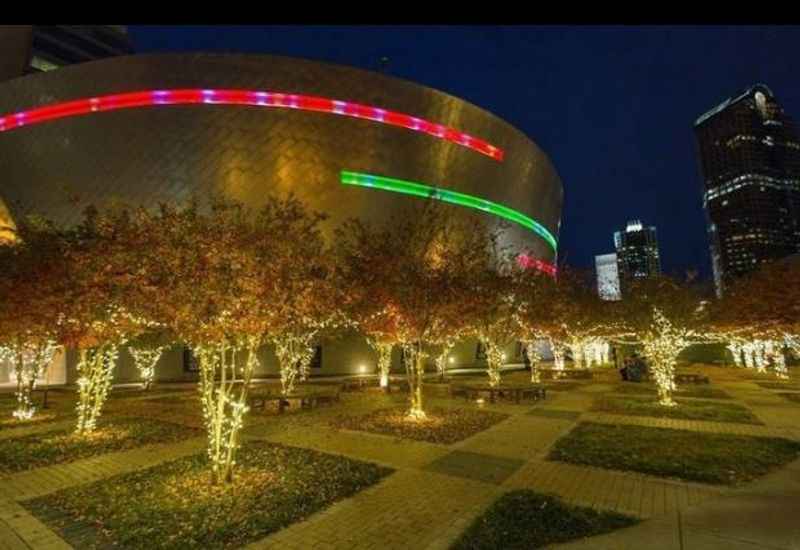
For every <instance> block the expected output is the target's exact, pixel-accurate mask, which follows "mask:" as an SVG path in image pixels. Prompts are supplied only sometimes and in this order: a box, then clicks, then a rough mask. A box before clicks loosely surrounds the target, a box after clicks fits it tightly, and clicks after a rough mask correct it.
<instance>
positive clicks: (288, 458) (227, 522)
mask: <svg viewBox="0 0 800 550" xmlns="http://www.w3.org/2000/svg"><path fill="white" fill-rule="evenodd" d="M237 463H238V466H237V473H236V478H235V480H234V482H233V483H232V484H231V485H230V486H224V485H216V486H215V485H211V484H210V467H209V465H208V460H207V457H206V456H205V455H202V454H201V455H195V456H191V457H186V458H182V459H179V460H176V461H173V462H168V463H165V464H161V465H159V466H156V467H154V468H149V469H146V470H142V471H138V472H133V473H130V474H124V475H121V476H117V477H114V478H111V479H107V480H103V481H100V482H97V483H94V484H91V485H86V486H82V487H77V488H71V489H66V490H63V491H60V492H58V493H55V494H52V495H48V496H46V497H42V498H39V499H35V500H32V501H29V502H28V503H26V507H28V508H29V509H30V510H32V511H33V513H34V514H35V515H37V516H39V518H40V519H42V520H43V521H44V522H45V523H48V524H50V526H51V527H55V528H56V529H58V530H59V531H60V532H61V535H62V536H63V537H64V538H65V539H66V540H67V542H69V543H70V544H71V545H72V546H74V547H75V548H96V547H102V548H109V547H112V546H113V547H120V548H131V549H138V548H142V549H154V548H235V547H241V546H243V545H245V544H247V543H250V542H253V541H256V540H259V539H261V538H263V537H265V536H267V535H268V534H270V533H272V532H274V531H277V530H279V529H281V528H283V527H286V526H288V525H290V524H292V523H295V522H297V521H300V520H302V519H304V518H307V517H308V516H310V515H311V514H313V513H315V512H317V511H319V510H321V509H323V508H325V507H327V506H329V505H330V504H332V503H333V502H335V501H337V500H340V499H343V498H346V497H349V496H352V495H354V494H355V493H358V492H359V491H361V490H362V489H364V488H366V487H368V486H370V485H372V484H374V483H376V482H378V481H379V480H380V479H381V478H383V477H384V476H386V475H388V474H389V473H391V472H392V470H391V469H389V468H384V467H380V466H377V465H375V464H370V463H367V462H361V461H357V460H352V459H349V458H345V457H340V456H334V455H329V454H325V453H320V452H317V451H311V450H307V449H299V448H294V447H285V446H282V445H277V444H271V443H267V442H252V443H248V444H245V445H243V446H242V448H241V449H240V451H239V456H238V459H237Z"/></svg>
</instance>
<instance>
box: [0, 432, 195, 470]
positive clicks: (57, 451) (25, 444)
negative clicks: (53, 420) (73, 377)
mask: <svg viewBox="0 0 800 550" xmlns="http://www.w3.org/2000/svg"><path fill="white" fill-rule="evenodd" d="M73 431H74V426H70V427H69V428H61V429H58V430H52V431H48V432H45V433H38V434H32V435H26V436H23V437H12V438H4V439H0V474H2V473H14V472H21V471H24V470H31V469H34V468H41V467H43V466H52V465H55V464H63V463H66V462H72V461H75V460H79V459H82V458H89V457H94V456H97V455H101V454H104V453H110V452H114V451H125V450H129V449H134V448H136V447H140V446H142V445H148V444H152V443H173V442H176V441H180V440H183V439H188V438H190V437H199V436H201V435H203V433H204V432H203V431H201V430H197V429H194V428H189V427H186V426H182V425H179V424H173V423H171V422H162V421H160V420H153V419H149V418H113V419H108V420H100V421H99V422H98V424H97V429H96V430H95V431H94V432H93V433H92V434H89V435H87V436H78V435H75V434H74V433H73Z"/></svg>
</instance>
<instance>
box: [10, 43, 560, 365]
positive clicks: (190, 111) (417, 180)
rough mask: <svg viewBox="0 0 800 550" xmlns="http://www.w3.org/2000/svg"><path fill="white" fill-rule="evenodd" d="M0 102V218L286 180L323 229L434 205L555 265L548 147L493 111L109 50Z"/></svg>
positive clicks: (250, 193) (333, 356)
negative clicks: (488, 227)
mask: <svg viewBox="0 0 800 550" xmlns="http://www.w3.org/2000/svg"><path fill="white" fill-rule="evenodd" d="M0 113H2V114H0V163H2V165H3V167H4V185H3V188H2V189H0V202H4V203H5V210H4V209H3V208H0V213H2V212H3V211H7V212H8V213H9V214H8V216H7V217H9V218H10V219H11V222H10V223H7V224H6V225H13V219H18V218H19V217H20V216H23V215H25V214H28V213H37V214H41V215H43V216H45V217H46V218H49V219H52V220H54V221H56V222H58V223H60V224H64V225H70V224H74V223H77V222H78V221H79V220H80V219H81V217H82V212H83V210H84V208H85V207H86V206H88V205H89V204H93V205H96V206H98V207H101V208H102V207H103V206H104V205H105V204H108V203H110V202H122V203H126V204H133V205H143V206H146V207H148V206H156V205H157V204H159V203H161V202H168V203H178V204H180V203H182V202H186V201H188V200H190V199H192V198H197V199H199V200H201V201H202V200H203V199H204V198H205V197H209V196H211V195H212V194H221V195H223V196H224V197H226V198H229V199H234V200H238V201H241V202H243V203H245V204H247V205H250V206H252V207H254V208H258V207H259V206H261V205H262V204H263V202H264V199H265V197H266V196H267V194H269V193H277V194H285V193H287V192H290V191H291V192H293V193H294V194H295V195H296V196H297V197H298V198H300V199H301V200H303V201H304V202H305V203H306V204H307V205H308V206H309V207H311V208H312V209H314V210H317V211H321V212H325V213H326V214H327V215H328V219H327V220H326V222H325V223H326V225H325V228H324V229H325V233H326V235H328V236H331V235H332V233H333V229H334V228H335V227H336V226H337V225H338V224H340V223H341V222H343V221H345V220H346V219H348V218H351V217H358V218H360V219H363V220H365V221H368V222H372V223H378V224H380V223H382V222H384V221H385V220H387V219H388V218H389V217H390V216H391V215H393V214H400V213H402V212H403V211H404V209H405V208H406V206H408V205H409V204H413V203H414V202H415V201H421V200H437V201H440V202H442V203H444V205H445V208H446V209H447V212H448V215H451V216H459V217H466V218H467V219H482V220H486V221H488V222H490V223H493V224H499V225H500V226H501V227H503V239H504V243H503V244H505V245H508V246H509V247H511V248H513V249H514V250H515V251H516V252H517V254H518V258H519V261H520V263H522V264H523V265H526V266H528V267H530V268H532V269H538V270H542V271H545V272H547V273H549V274H554V273H555V267H554V266H555V264H556V259H557V249H558V233H559V225H560V216H561V206H562V200H563V190H562V185H561V181H560V179H559V177H558V174H557V173H556V170H555V168H554V167H553V165H552V163H551V162H550V160H549V159H548V157H547V156H546V155H545V154H544V153H543V152H542V151H541V149H539V147H537V146H536V144H535V143H534V142H533V141H531V140H530V139H529V138H528V137H527V136H525V135H524V134H523V133H522V132H520V131H519V130H517V129H516V128H514V127H513V126H511V125H510V124H508V123H507V122H505V121H503V120H501V119H499V118H498V117H496V116H494V115H492V114H491V113H489V112H487V111H485V110H483V109H481V108H479V107H477V106H475V105H472V104H470V103H468V102H466V101H464V100H461V99H459V98H456V97H453V96H451V95H448V94H445V93H443V92H440V91H437V90H433V89H430V88H427V87H424V86H420V85H418V84H414V83H412V82H408V81H405V80H401V79H397V78H393V77H389V76H386V75H384V74H379V73H374V72H368V71H363V70H359V69H354V68H350V67H343V66H337V65H331V64H326V63H319V62H314V61H309V60H302V59H292V58H286V57H277V56H265V55H228V54H167V55H142V56H122V57H114V58H109V59H103V60H99V61H92V62H88V63H80V64H75V65H71V66H67V67H64V68H61V69H59V70H56V71H48V72H44V73H39V74H32V75H28V76H25V77H23V78H16V79H13V80H9V81H7V82H5V83H1V84H0ZM459 353H461V352H459V351H458V349H457V350H456V351H454V355H455V361H454V363H455V365H456V366H464V365H465V364H470V363H472V362H473V361H474V345H472V347H471V348H470V349H469V350H465V351H464V352H463V357H459V355H458V354H459ZM181 356H182V355H181ZM374 361H375V359H374V357H373V356H372V354H371V352H370V351H369V349H368V348H367V347H366V346H365V345H360V344H359V345H351V344H341V345H340V344H337V343H332V344H330V345H325V346H323V350H322V353H321V360H320V364H321V367H320V368H321V371H325V372H327V373H331V372H349V371H356V372H358V371H359V370H361V367H362V366H368V365H374ZM184 363H186V364H187V365H188V364H189V363H191V362H190V361H184ZM186 370H187V372H189V371H191V368H190V366H187V367H186Z"/></svg>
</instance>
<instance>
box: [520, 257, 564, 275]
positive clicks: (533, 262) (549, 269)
mask: <svg viewBox="0 0 800 550" xmlns="http://www.w3.org/2000/svg"><path fill="white" fill-rule="evenodd" d="M517 262H518V263H519V266H520V267H522V268H523V269H535V270H537V271H541V272H542V273H546V274H548V275H550V276H551V277H555V276H556V274H557V273H558V268H557V267H556V266H555V265H553V264H551V263H550V262H545V261H544V260H539V259H537V258H533V257H531V256H529V255H527V254H520V255H519V256H517Z"/></svg>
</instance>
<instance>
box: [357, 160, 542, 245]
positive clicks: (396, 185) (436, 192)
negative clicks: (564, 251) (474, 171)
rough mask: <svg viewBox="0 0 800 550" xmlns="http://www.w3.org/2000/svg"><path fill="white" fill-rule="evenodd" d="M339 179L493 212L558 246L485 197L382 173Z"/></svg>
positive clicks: (530, 222) (529, 223) (529, 222)
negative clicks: (380, 174)
mask: <svg viewBox="0 0 800 550" xmlns="http://www.w3.org/2000/svg"><path fill="white" fill-rule="evenodd" d="M341 178H342V184H344V185H358V186H360V187H373V188H375V189H383V190H384V191H393V192H395V193H403V194H405V195H413V196H415V197H422V198H426V199H436V200H440V201H443V202H449V203H451V204H457V205H458V206H464V207H467V208H475V209H477V210H483V211H484V212H488V213H489V214H493V215H495V216H497V217H500V218H503V219H506V220H508V221H511V222H514V223H516V224H519V225H521V226H522V227H525V228H527V229H530V230H531V231H533V232H534V233H536V234H537V235H539V236H540V237H541V238H543V239H544V240H545V241H547V244H549V245H550V247H551V248H552V249H553V251H554V252H555V251H556V249H557V248H558V243H557V242H556V239H555V237H553V234H552V233H550V231H548V230H547V228H546V227H544V226H543V225H542V224H540V223H539V222H537V221H536V220H534V219H533V218H529V217H528V216H526V215H525V214H523V213H521V212H517V211H516V210H512V209H511V208H509V207H507V206H503V205H502V204H497V203H496V202H492V201H487V200H486V199H481V198H478V197H473V196H472V195H466V194H464V193H459V192H457V191H450V190H449V189H440V188H438V187H431V186H429V185H424V184H422V183H415V182H413V181H404V180H399V179H395V178H385V177H383V176H375V175H372V174H362V173H360V172H347V171H345V170H342V175H341Z"/></svg>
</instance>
